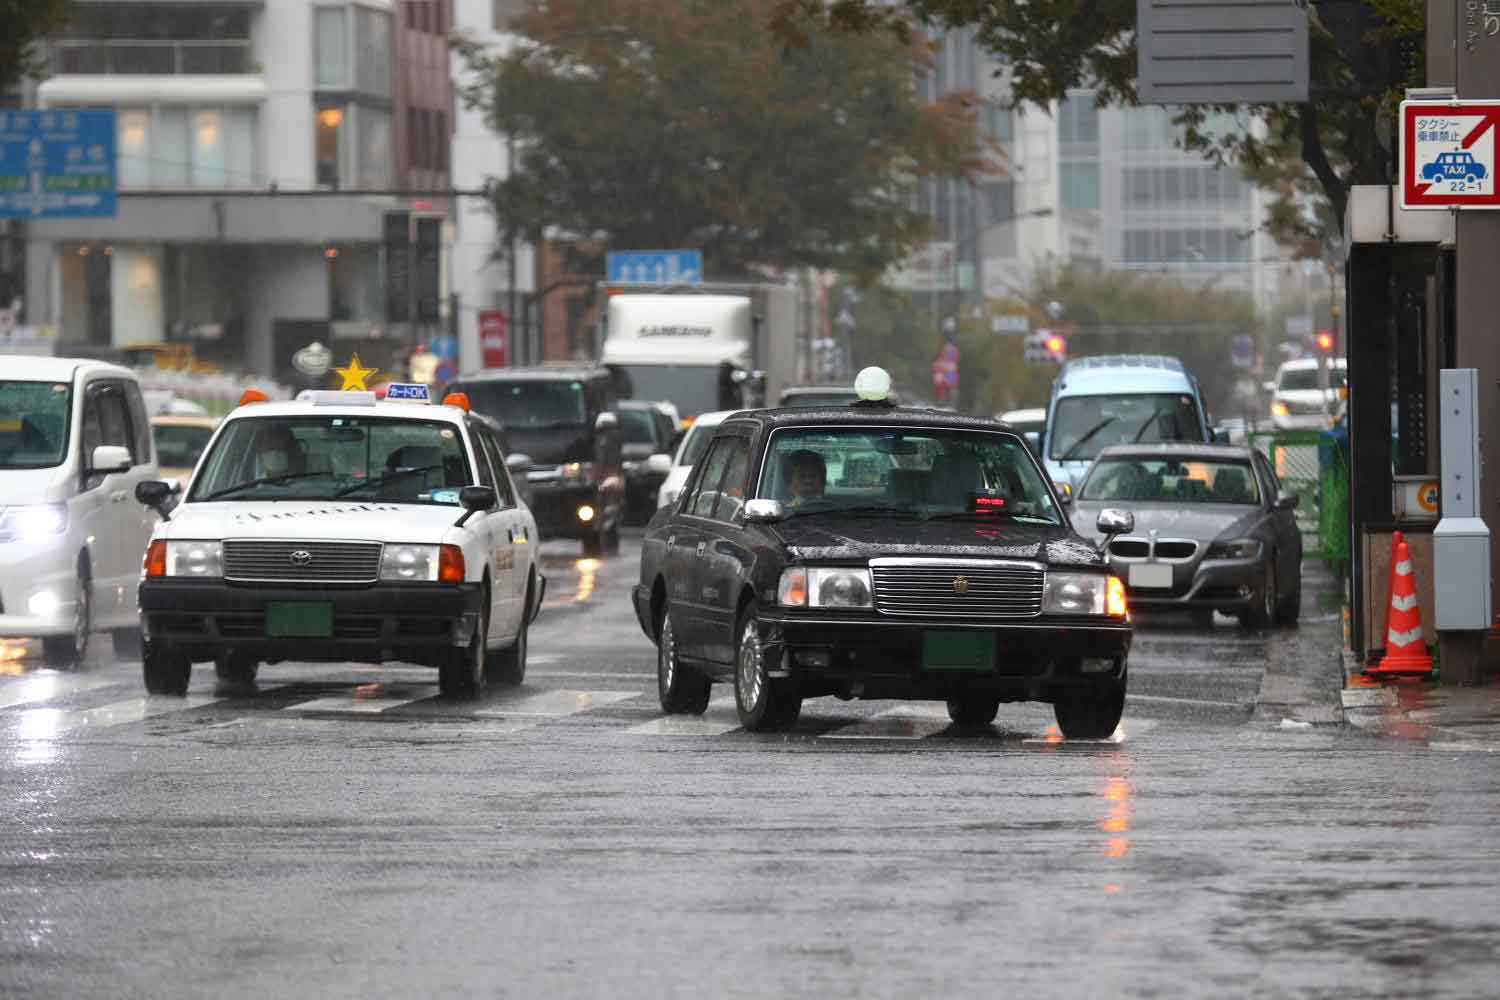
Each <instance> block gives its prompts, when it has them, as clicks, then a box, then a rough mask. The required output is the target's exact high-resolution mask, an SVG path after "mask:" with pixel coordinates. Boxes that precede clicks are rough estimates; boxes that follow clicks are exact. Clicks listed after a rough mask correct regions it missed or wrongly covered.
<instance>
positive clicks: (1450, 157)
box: [1399, 101, 1500, 209]
mask: <svg viewBox="0 0 1500 1000" xmlns="http://www.w3.org/2000/svg"><path fill="white" fill-rule="evenodd" d="M1400 122H1401V128H1400V143H1399V149H1400V156H1399V159H1400V164H1401V207H1402V208H1406V209H1413V208H1436V209H1445V208H1500V184H1497V183H1496V177H1495V173H1496V169H1497V168H1500V155H1497V152H1500V101H1453V102H1449V101H1402V102H1401V116H1400Z"/></svg>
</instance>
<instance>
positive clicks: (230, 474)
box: [188, 416, 475, 506]
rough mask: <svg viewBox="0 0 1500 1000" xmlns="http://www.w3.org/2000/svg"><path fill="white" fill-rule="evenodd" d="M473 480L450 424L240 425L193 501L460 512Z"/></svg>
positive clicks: (276, 420)
mask: <svg viewBox="0 0 1500 1000" xmlns="http://www.w3.org/2000/svg"><path fill="white" fill-rule="evenodd" d="M474 481H475V480H474V479H473V477H472V476H471V475H470V472H469V461H468V458H467V456H466V455H465V454H464V446H463V440H462V438H461V437H460V436H459V433H458V429H457V428H455V427H454V426H453V425H452V424H449V423H443V422H440V421H435V420H434V421H425V420H391V419H383V418H380V417H340V416H327V417H312V416H309V417H300V416H299V417H256V418H247V419H242V420H236V421H234V422H233V423H232V424H230V425H229V427H228V428H226V429H225V431H224V433H223V434H222V435H220V436H219V439H218V441H217V442H216V443H215V444H214V447H213V449H212V450H211V451H210V452H209V453H208V454H207V455H206V456H204V459H203V470H202V473H201V474H200V475H199V476H198V479H197V481H196V482H195V483H194V485H193V492H192V495H191V496H190V497H188V500H189V501H195V500H197V501H203V500H338V499H349V500H356V499H357V500H382V501H386V502H388V503H419V504H443V505H447V506H457V505H458V491H459V490H460V489H461V488H462V487H464V486H468V485H470V484H472V483H473V482H474Z"/></svg>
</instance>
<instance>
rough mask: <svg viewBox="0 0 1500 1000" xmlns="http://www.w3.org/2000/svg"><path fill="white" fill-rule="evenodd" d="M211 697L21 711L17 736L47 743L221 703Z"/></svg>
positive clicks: (153, 699) (157, 698)
mask: <svg viewBox="0 0 1500 1000" xmlns="http://www.w3.org/2000/svg"><path fill="white" fill-rule="evenodd" d="M223 700H224V699H222V698H216V697H214V696H212V695H202V694H195V695H194V694H190V695H188V696H187V697H186V698H171V697H154V698H153V697H145V698H131V699H129V700H127V701H117V702H115V703H114V704H112V705H104V706H101V707H99V708H88V709H81V710H79V711H76V712H65V711H61V710H59V709H55V708H33V709H26V710H25V711H23V712H21V713H20V715H21V725H20V727H19V730H18V732H17V736H18V737H19V738H20V739H23V740H47V739H51V738H52V737H54V736H56V735H58V734H60V733H64V732H71V731H73V730H76V729H109V728H111V727H113V726H123V725H127V724H129V723H132V722H140V721H142V720H144V719H150V718H153V717H154V716H158V715H171V714H173V713H176V712H187V711H191V710H192V709H195V708H202V707H203V706H205V705H213V704H217V703H218V702H220V701H223Z"/></svg>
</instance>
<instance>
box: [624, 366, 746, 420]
mask: <svg viewBox="0 0 1500 1000" xmlns="http://www.w3.org/2000/svg"><path fill="white" fill-rule="evenodd" d="M610 367H611V368H612V369H613V370H614V372H615V375H616V377H617V378H618V379H619V380H620V383H621V386H622V388H621V390H620V395H621V396H622V397H624V398H625V399H670V400H671V401H672V402H674V403H676V404H677V412H678V413H680V414H681V415H682V416H684V417H696V416H697V415H698V414H700V413H707V412H709V411H710V410H731V409H738V408H739V406H740V399H739V388H738V386H737V385H736V384H735V383H734V382H732V381H730V378H729V376H728V372H729V369H728V368H727V367H725V366H721V365H611V366H610Z"/></svg>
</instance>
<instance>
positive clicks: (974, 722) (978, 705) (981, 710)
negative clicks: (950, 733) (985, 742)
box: [948, 691, 1000, 729]
mask: <svg viewBox="0 0 1500 1000" xmlns="http://www.w3.org/2000/svg"><path fill="white" fill-rule="evenodd" d="M999 712H1000V696H999V695H995V694H976V693H974V692H971V691H961V692H959V693H958V695H956V696H955V697H952V698H949V699H948V718H950V719H952V720H953V724H954V725H955V726H959V727H961V728H963V729H982V728H984V727H985V726H988V725H989V724H990V723H991V722H994V721H995V716H996V715H997V714H999Z"/></svg>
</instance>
